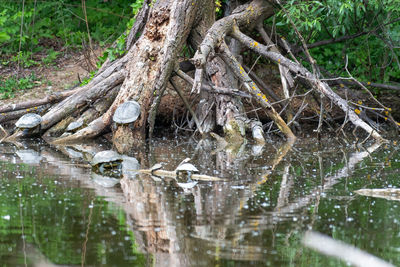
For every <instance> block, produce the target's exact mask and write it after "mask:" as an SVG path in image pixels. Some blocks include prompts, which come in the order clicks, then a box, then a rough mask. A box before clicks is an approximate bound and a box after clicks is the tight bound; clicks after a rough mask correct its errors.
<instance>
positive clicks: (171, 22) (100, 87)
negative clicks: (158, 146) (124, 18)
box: [4, 0, 384, 152]
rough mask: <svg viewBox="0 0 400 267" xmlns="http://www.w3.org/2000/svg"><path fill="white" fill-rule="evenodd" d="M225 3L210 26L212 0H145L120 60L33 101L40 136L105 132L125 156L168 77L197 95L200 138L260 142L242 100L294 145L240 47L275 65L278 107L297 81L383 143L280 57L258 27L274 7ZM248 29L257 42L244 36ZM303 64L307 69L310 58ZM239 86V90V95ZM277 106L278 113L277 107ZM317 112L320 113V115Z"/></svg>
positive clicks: (147, 130)
mask: <svg viewBox="0 0 400 267" xmlns="http://www.w3.org/2000/svg"><path fill="white" fill-rule="evenodd" d="M226 2H227V6H226V8H225V11H226V12H225V13H226V14H225V16H224V17H222V18H220V19H218V20H216V18H215V3H214V1H213V0H199V1H192V0H191V1H189V0H164V1H161V0H158V1H149V0H145V1H144V3H143V7H142V9H141V10H140V11H139V13H138V15H137V16H136V21H135V23H134V25H133V27H132V29H131V32H130V34H129V36H128V38H127V40H126V46H127V52H126V54H125V55H124V56H122V57H121V58H119V59H116V60H115V61H113V62H111V61H109V60H107V61H106V62H105V63H104V64H103V66H102V67H101V68H100V69H99V71H98V73H97V75H96V76H95V77H94V78H93V79H92V80H91V81H90V82H89V83H88V84H87V85H85V86H83V87H79V88H77V89H74V90H73V91H71V92H70V93H64V94H62V95H60V96H49V97H48V99H44V100H42V101H39V102H37V103H42V102H43V103H46V104H47V103H53V104H52V106H51V108H49V109H48V110H47V112H46V113H45V114H44V115H43V116H42V118H43V121H42V123H41V128H40V131H41V134H42V135H44V136H47V137H50V136H51V137H52V138H55V139H54V140H52V142H54V143H58V144H63V143H70V142H77V141H81V140H83V139H87V138H94V137H97V136H100V135H102V134H104V133H106V132H108V131H109V130H110V129H112V131H113V143H114V144H115V147H116V148H117V150H118V151H120V152H125V151H128V150H129V149H131V148H132V147H133V146H135V145H137V144H139V143H141V142H142V141H143V140H145V139H146V138H148V137H150V138H151V136H152V134H153V131H154V124H155V119H156V114H157V110H158V108H159V105H160V102H161V98H162V97H163V95H164V93H165V90H166V88H167V86H168V84H169V83H170V82H171V83H172V84H173V87H175V88H176V87H177V85H176V84H174V82H173V80H172V79H178V78H177V77H181V78H182V79H183V80H185V81H186V82H188V83H191V85H192V93H193V94H198V95H199V98H198V99H199V100H198V102H197V103H196V106H195V108H194V109H193V110H191V115H192V117H193V118H194V121H195V124H196V126H197V129H198V130H199V132H200V133H201V134H207V133H210V132H212V131H214V130H215V129H216V127H217V126H219V127H222V129H223V131H224V133H225V138H226V139H229V140H233V141H240V140H243V139H244V138H245V131H246V130H250V132H251V133H252V136H253V138H254V139H255V140H256V141H258V142H261V143H263V142H265V139H264V133H263V132H264V130H263V128H262V123H261V122H260V121H259V120H258V119H249V118H248V117H247V115H246V114H247V113H246V111H245V107H244V104H243V102H242V99H243V97H245V98H251V99H252V100H253V101H255V102H256V104H257V105H258V106H259V107H261V108H262V109H263V110H264V111H265V113H266V114H267V116H268V117H269V119H270V120H272V121H273V122H274V124H275V125H276V126H277V127H278V129H279V130H280V131H281V132H282V133H283V135H284V136H285V137H286V138H287V139H289V140H294V139H295V135H294V134H293V132H292V130H291V129H290V128H289V126H288V122H285V120H284V119H283V118H282V117H281V115H280V113H279V112H278V111H277V110H276V109H275V107H276V106H275V107H274V106H273V105H272V103H271V101H270V97H272V98H273V99H275V100H276V98H278V96H276V95H272V96H270V95H268V92H267V91H265V90H264V89H263V88H262V86H263V81H261V82H260V79H259V78H258V77H257V76H256V75H255V74H254V73H253V74H252V73H250V70H249V71H248V72H247V71H245V67H244V65H243V63H242V62H241V52H242V51H243V50H244V48H245V49H250V50H252V51H253V53H255V54H257V55H260V56H262V57H265V58H267V59H268V60H270V61H272V62H275V63H276V64H278V65H279V70H280V73H281V75H282V79H281V80H282V85H283V89H284V92H283V93H282V95H283V97H284V99H286V102H288V103H286V106H288V105H289V107H290V103H289V102H290V98H291V96H290V93H291V92H289V90H290V87H293V83H294V82H295V81H298V80H299V79H301V81H302V83H303V84H304V83H306V84H307V85H308V86H310V87H311V88H312V89H313V90H314V92H316V93H318V94H320V95H321V96H324V97H326V98H327V99H329V101H331V102H332V103H334V104H335V105H337V106H338V107H339V108H340V109H341V110H342V111H343V112H344V113H345V114H346V118H347V119H348V120H349V121H351V122H352V123H353V124H354V125H355V126H356V127H359V128H361V129H363V130H364V131H365V132H366V133H367V134H368V136H372V137H373V138H375V139H376V140H379V141H383V140H384V139H383V138H382V136H381V135H380V134H379V133H378V132H377V131H376V130H375V129H374V128H372V127H371V126H370V125H369V124H368V123H367V122H366V121H365V120H363V119H362V118H361V117H359V115H358V114H357V112H355V110H354V107H352V106H351V105H349V102H348V101H346V100H345V99H343V98H341V97H340V96H339V95H338V94H336V93H335V92H334V91H333V90H332V89H331V88H330V86H329V85H328V84H327V83H326V82H324V81H322V80H321V79H320V77H319V74H318V72H316V71H315V70H314V69H313V71H309V70H308V69H307V68H306V67H304V66H303V65H302V64H301V63H299V62H298V61H297V60H295V61H293V60H290V59H289V58H287V57H286V56H284V55H283V54H281V53H280V50H279V48H278V46H277V44H274V43H273V42H272V40H271V38H270V37H269V36H268V35H267V34H266V32H265V31H264V29H263V24H262V23H263V21H264V20H265V19H266V18H268V17H271V16H273V15H274V14H276V12H277V10H279V5H277V3H271V2H270V1H266V0H253V1H249V2H247V3H245V4H242V5H238V6H235V5H234V4H233V2H234V1H226ZM256 29H257V30H258V31H259V32H260V33H261V36H262V37H263V39H264V41H265V44H261V43H259V42H258V41H256V40H254V39H253V38H251V37H250V34H251V33H252V32H254V31H255V30H256ZM185 46H190V47H191V48H193V50H194V51H196V53H195V54H194V56H193V58H192V59H191V62H192V63H193V65H194V67H195V74H194V77H190V76H189V75H188V74H186V73H185V72H183V71H182V70H181V69H180V65H179V64H178V62H179V56H180V53H181V52H182V50H183V48H184V47H185ZM305 49H306V48H305ZM308 56H309V55H308ZM309 59H310V62H311V63H313V60H312V58H311V57H310V56H309ZM311 65H312V66H314V65H313V64H311ZM313 68H314V67H313ZM246 69H247V68H246ZM174 76H175V77H174ZM173 77H174V78H173ZM241 88H242V90H243V89H244V90H245V92H241V91H240V89H241ZM176 90H177V92H178V95H179V96H180V97H181V98H182V99H183V100H184V102H185V105H186V107H187V108H188V109H189V110H190V109H191V107H190V105H191V104H190V103H189V102H188V101H185V98H186V97H187V95H188V94H189V93H188V92H186V94H182V93H181V90H180V88H176ZM272 94H274V93H272ZM114 98H115V99H114ZM102 99H108V101H103V100H102ZM110 99H111V101H110ZM53 100H54V101H53ZM128 100H134V101H136V102H137V103H138V104H139V105H140V116H139V118H138V120H136V121H135V122H134V123H133V125H131V126H129V127H126V126H123V125H119V124H113V120H112V117H113V114H114V112H115V110H116V109H117V107H118V106H120V105H121V104H122V103H124V102H126V101H128ZM59 101H61V102H59ZM279 101H280V100H279ZM57 102H59V103H57ZM28 104H29V105H28ZM284 104H285V103H282V104H280V105H279V107H285V105H284ZM20 106H21V107H22V108H24V107H27V106H32V103H23V104H21V105H20ZM97 106H99V107H101V108H96V107H97ZM321 106H322V105H321ZM4 110H6V111H12V110H13V107H12V106H10V107H4ZM292 112H293V111H292V110H291V108H288V109H287V112H286V116H287V119H288V120H290V119H292V118H293V115H294V114H291V113H292ZM322 113H323V112H322V110H321V117H322ZM84 114H85V115H84ZM295 118H296V116H295ZM73 120H81V121H82V122H83V126H84V127H82V128H81V129H79V130H78V131H77V132H75V133H73V134H70V135H68V136H65V135H62V136H61V134H62V132H63V130H64V129H66V127H67V126H68V123H69V122H71V121H73ZM111 126H112V127H111ZM12 137H13V136H11V137H10V138H12ZM14 138H15V136H14Z"/></svg>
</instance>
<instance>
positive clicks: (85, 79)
mask: <svg viewBox="0 0 400 267" xmlns="http://www.w3.org/2000/svg"><path fill="white" fill-rule="evenodd" d="M95 74H96V71H91V72H90V75H89V77H87V78H84V79H83V80H82V82H81V84H80V86H84V85H86V84H88V83H89V82H90V81H91V80H92V79H93V77H94V75H95Z"/></svg>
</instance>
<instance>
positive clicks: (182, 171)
mask: <svg viewBox="0 0 400 267" xmlns="http://www.w3.org/2000/svg"><path fill="white" fill-rule="evenodd" d="M189 161H190V158H186V159H184V160H183V161H182V162H181V163H180V164H179V165H178V167H176V169H175V172H176V176H177V177H179V176H181V175H184V176H188V178H189V180H190V177H191V176H192V174H193V173H198V172H199V170H198V169H197V168H196V167H195V166H194V165H193V164H191V163H189Z"/></svg>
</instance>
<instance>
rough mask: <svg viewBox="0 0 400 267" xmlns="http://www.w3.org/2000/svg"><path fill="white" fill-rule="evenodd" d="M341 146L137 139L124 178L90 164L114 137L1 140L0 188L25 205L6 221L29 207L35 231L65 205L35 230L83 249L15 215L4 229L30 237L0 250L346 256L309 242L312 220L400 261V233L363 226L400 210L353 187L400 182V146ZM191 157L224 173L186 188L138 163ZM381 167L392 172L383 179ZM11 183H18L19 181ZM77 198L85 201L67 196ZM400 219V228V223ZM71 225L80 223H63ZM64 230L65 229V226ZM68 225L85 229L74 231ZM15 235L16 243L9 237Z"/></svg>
mask: <svg viewBox="0 0 400 267" xmlns="http://www.w3.org/2000/svg"><path fill="white" fill-rule="evenodd" d="M336 146H337V144H334V143H333V142H330V143H327V144H326V145H325V146H322V147H320V145H318V144H317V143H316V142H313V140H311V141H310V142H309V143H298V144H295V145H293V144H291V143H283V144H278V145H273V144H266V145H265V146H264V147H254V146H251V145H250V144H245V145H243V146H240V147H225V148H221V147H218V146H216V145H215V144H214V143H213V142H211V141H210V140H203V141H202V142H199V143H198V144H197V145H196V146H192V143H190V142H182V141H181V140H169V141H162V140H158V141H157V142H155V143H153V144H152V146H151V147H150V149H149V152H148V153H147V152H145V151H143V150H140V151H139V150H138V151H133V152H132V153H131V155H130V157H128V156H124V161H123V165H122V174H123V175H122V178H121V179H116V178H115V177H105V176H98V175H97V174H94V173H91V168H90V166H89V165H88V164H87V163H88V162H89V161H90V160H91V158H92V157H93V155H94V154H96V153H97V152H99V151H102V150H106V149H109V147H107V146H106V145H102V146H99V145H95V144H93V145H90V144H85V145H79V146H73V147H57V148H52V147H49V146H47V145H45V144H25V145H24V147H20V148H16V147H14V146H10V145H0V160H1V161H3V163H0V164H2V165H3V166H6V167H4V168H3V169H4V170H5V171H3V172H4V173H6V174H5V177H7V179H5V180H3V184H1V188H0V193H1V194H6V192H9V194H11V192H13V194H14V193H15V192H17V197H15V196H14V197H11V196H10V195H7V196H8V197H10V199H14V201H13V202H7V203H6V206H7V207H13V205H15V211H14V212H15V214H13V215H10V214H6V213H4V214H3V213H2V214H1V216H2V217H1V218H2V219H0V224H1V222H2V221H4V222H7V218H8V217H7V216H10V218H13V217H14V216H17V217H18V216H19V218H20V219H21V218H22V216H21V214H22V215H23V216H24V219H21V220H22V221H23V222H24V223H25V226H27V227H26V229H29V231H32V228H31V227H32V226H31V223H30V222H32V221H34V220H35V219H33V218H37V217H38V216H40V217H43V216H49V214H51V213H54V209H56V210H57V212H56V214H57V216H50V217H51V218H52V219H51V220H50V221H49V222H48V223H49V225H51V226H52V227H53V228H54V229H52V231H50V230H49V229H48V227H50V226H48V227H47V228H46V227H43V228H40V229H37V228H36V229H35V231H36V232H37V234H36V235H40V236H44V237H46V238H47V239H44V240H50V241H51V240H52V237H51V235H49V232H51V233H52V234H54V236H55V237H57V240H58V242H59V243H60V244H63V243H66V244H68V245H69V246H71V248H72V247H74V249H72V250H71V249H70V250H68V249H65V247H64V248H63V249H62V250H60V249H57V248H54V249H53V250H51V253H55V255H60V256H59V257H55V256H52V255H50V254H49V252H48V251H47V250H44V249H43V247H42V246H43V240H39V241H37V240H35V238H33V235H32V234H31V233H29V235H31V236H32V238H31V239H30V240H27V239H23V238H20V237H21V235H24V236H25V235H26V233H25V232H24V233H23V234H22V233H21V230H20V228H21V224H18V223H17V222H14V224H12V225H14V226H13V227H15V228H16V229H17V231H16V232H15V233H14V234H13V233H12V232H11V231H9V228H5V229H8V230H6V231H5V232H4V234H3V236H2V238H11V237H13V238H16V236H17V237H18V238H16V240H20V241H19V242H22V241H24V240H26V241H27V242H25V241H24V242H25V243H24V246H22V247H24V248H22V247H21V245H18V246H17V247H16V248H15V249H14V250H13V253H8V254H7V251H6V250H1V249H0V255H1V256H0V257H3V258H4V259H6V261H4V262H8V263H10V264H12V263H13V260H11V259H13V258H17V259H19V262H20V263H19V264H22V265H23V263H24V262H23V261H21V255H22V254H23V253H21V251H25V252H24V253H25V254H26V255H28V254H29V253H26V251H28V250H37V251H39V252H40V253H37V254H38V255H40V254H42V255H43V256H40V257H39V258H38V259H31V261H32V262H39V261H40V262H41V261H50V262H53V263H57V264H64V265H71V264H81V263H84V264H88V265H90V264H91V265H96V266H97V265H107V266H109V265H118V264H128V263H129V264H132V263H135V264H136V265H155V266H192V265H193V266H210V265H217V264H219V265H230V264H235V266H236V265H244V266H248V265H251V264H253V265H271V266H276V265H289V264H295V265H301V264H303V265H304V264H306V265H309V266H312V265H314V264H316V263H318V264H319V265H320V264H323V263H326V264H335V265H336V264H339V263H338V262H336V261H335V260H330V259H327V258H324V257H323V256H320V255H317V254H316V253H314V254H313V252H310V251H307V250H304V248H303V247H302V245H301V243H300V238H301V235H302V233H303V231H305V230H308V229H315V230H318V231H319V232H323V233H325V234H328V235H332V234H335V235H336V237H344V238H343V239H347V240H344V241H347V243H353V244H354V243H355V242H354V240H357V238H359V240H361V241H362V242H365V243H362V244H364V245H365V246H367V247H366V248H365V247H363V249H366V250H367V251H369V252H370V253H372V254H375V255H378V256H380V257H383V258H385V259H386V260H388V261H394V262H395V263H400V259H397V258H396V257H393V256H391V255H392V254H390V253H389V251H393V248H394V247H396V242H399V244H400V238H399V237H392V238H389V240H391V241H390V242H391V243H390V244H388V243H387V241H386V242H385V243H374V244H375V245H374V247H372V246H369V245H370V244H371V240H375V239H374V238H372V237H371V233H370V232H369V231H372V232H373V231H375V230H374V229H375V228H371V225H370V226H368V225H363V226H364V228H363V229H364V230H365V231H367V233H368V234H367V235H368V236H369V237H370V239H369V240H368V239H366V238H360V237H359V236H357V233H358V231H359V225H360V224H363V222H364V220H367V221H368V220H369V219H371V218H373V219H374V223H378V224H379V221H381V223H380V225H382V223H385V224H386V223H393V221H394V220H395V217H393V216H386V218H385V221H382V217H380V216H382V214H374V213H371V212H372V210H373V209H374V208H372V209H371V208H368V206H365V204H364V203H365V202H366V201H367V203H369V204H370V205H371V204H372V203H376V202H373V200H368V199H366V198H361V197H354V196H353V193H352V191H353V190H355V189H359V188H361V187H366V186H369V185H374V186H375V187H377V186H379V184H382V183H390V184H391V186H398V183H399V182H398V181H397V180H395V179H394V178H393V177H394V176H396V175H398V173H397V168H396V164H395V162H397V161H398V162H400V160H398V159H399V158H400V155H399V153H397V148H396V147H387V148H385V149H380V145H379V144H370V145H369V146H366V147H364V148H362V147H361V148H360V150H359V151H354V149H352V148H347V147H340V148H341V149H342V151H341V152H340V153H338V151H340V150H338V148H337V147H336ZM27 151H28V152H27ZM28 155H29V156H28ZM32 155H33V156H32ZM186 157H190V158H192V162H193V163H194V164H195V165H196V166H197V167H198V169H199V170H200V172H201V173H202V174H207V175H212V176H218V177H221V178H224V180H223V181H213V182H204V181H199V182H198V183H197V184H196V185H195V186H193V187H191V188H182V187H181V186H179V184H178V183H177V181H176V180H175V179H172V178H167V177H165V178H163V177H152V176H150V175H147V174H142V173H139V172H136V171H135V170H138V169H144V168H150V167H151V166H152V165H154V164H155V163H157V162H164V163H165V168H166V169H174V168H175V167H176V166H177V164H179V162H181V161H182V160H183V159H184V158H186ZM382 161H383V162H388V161H389V162H392V165H391V168H389V169H388V168H386V169H385V167H387V166H388V165H387V164H386V165H382V164H380V162H382ZM5 162H12V164H10V163H5ZM21 163H23V165H20V164H21ZM39 164H40V168H38V166H39ZM377 173H379V176H380V177H381V178H382V177H384V179H383V180H382V179H381V180H377V179H374V178H373V177H377ZM368 175H370V176H369V178H367V179H365V177H368ZM374 175H375V176H374ZM15 177H17V178H18V177H19V178H21V177H23V179H15ZM371 177H372V178H371ZM55 181H58V183H60V184H62V186H60V187H58V186H53V187H49V185H48V184H49V183H50V184H51V182H53V183H54V182H55ZM396 183H397V184H396ZM7 184H9V185H11V187H13V188H14V189H13V190H14V191H12V190H11V191H10V190H9V188H8V187H9V186H7ZM21 184H22V186H28V184H29V190H28V187H27V189H26V190H25V191H23V193H21V195H19V193H18V190H19V189H18V188H21V187H20V186H21ZM34 184H35V185H34ZM22 188H23V187H22ZM43 188H46V189H43ZM15 190H17V191H15ZM32 195H35V197H33V198H32V197H31V196H32ZM36 195H37V196H36ZM0 197H1V195H0ZM43 199H44V201H45V202H43V203H44V205H50V206H49V209H47V210H43V209H37V208H32V209H31V211H30V212H26V211H25V208H24V209H23V212H22V213H21V212H20V210H19V206H18V203H19V202H20V201H21V202H24V203H28V204H29V205H31V206H35V207H36V206H37V205H40V204H39V203H41V201H42V200H43ZM66 199H67V200H68V201H67V200H66ZM71 200H76V201H71ZM59 201H61V204H62V205H61V204H58V202H59ZM53 202H54V203H53ZM67 202H68V203H74V204H73V205H67V204H66V203H67ZM52 203H53V204H52ZM60 205H61V206H60ZM373 205H377V204H373ZM380 205H381V206H380V207H381V208H383V209H384V210H386V211H388V212H389V211H390V212H392V213H394V214H399V215H400V208H399V207H398V206H397V205H396V206H395V205H394V204H391V203H390V202H389V203H388V202H380ZM110 206H112V207H113V208H112V209H110ZM24 207H26V205H25V206H24ZM66 208H68V209H67V210H68V212H66V210H65V209H66ZM110 210H112V211H110ZM18 214H20V215H18ZM4 216H6V217H4ZM366 218H369V219H366ZM35 223H36V224H37V223H38V221H35ZM39 224H41V225H46V223H43V222H40V223H39ZM392 225H395V228H396V229H397V227H398V225H399V224H398V223H397V224H392ZM54 226H55V227H54ZM375 226H376V225H374V227H375ZM64 228H66V229H71V230H70V231H66V232H65V231H64V232H63V230H60V229H64ZM381 228H382V227H381ZM333 229H334V230H333ZM368 229H371V230H368ZM396 229H391V230H396ZM399 230H400V229H399ZM57 231H58V232H61V233H63V235H57V234H55V233H57ZM69 234H72V235H76V236H77V238H70V237H68V235H69ZM387 235H389V233H387V234H386V235H385V236H386V237H387ZM349 239H350V240H349ZM387 240H388V239H387ZM349 241H350V242H349ZM351 241H353V242H351ZM368 242H369V243H368ZM376 242H378V241H376ZM50 243H51V242H50ZM6 244H9V246H11V243H10V242H8V243H6ZM57 244H58V243H57ZM366 244H369V245H366ZM364 245H363V246H364ZM368 246H369V247H368ZM28 247H29V249H28ZM0 248H1V247H0ZM303 250H304V251H303ZM66 252H68V253H71V254H70V256H68V257H71V259H72V260H70V261H68V262H62V260H61V259H62V257H64V258H68V257H66V255H65V253H66ZM111 254H113V255H111ZM96 255H97V256H96ZM302 255H305V256H302ZM306 256H307V257H306ZM3 258H1V259H3ZM22 258H24V259H26V258H29V257H26V256H24V257H22ZM111 258H112V260H111ZM55 259H57V260H55ZM2 262H3V261H2ZM105 262H106V263H105Z"/></svg>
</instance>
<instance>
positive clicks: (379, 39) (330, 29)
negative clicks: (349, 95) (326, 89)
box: [276, 0, 400, 83]
mask: <svg viewBox="0 0 400 267" xmlns="http://www.w3.org/2000/svg"><path fill="white" fill-rule="evenodd" d="M284 7H285V10H283V9H282V10H281V11H280V12H279V14H278V16H277V17H276V25H277V28H278V31H279V32H280V33H283V34H284V35H286V36H288V39H290V40H291V42H293V40H298V38H297V36H296V33H295V31H294V29H293V27H292V25H291V23H290V20H289V17H290V18H291V19H292V21H293V23H294V24H295V25H296V27H297V29H298V30H299V31H300V33H301V34H302V36H303V37H304V38H305V39H306V42H307V43H308V44H312V43H315V42H318V41H322V40H330V39H333V38H339V37H343V36H347V35H353V34H357V33H362V32H364V33H365V34H363V35H362V36H360V37H357V38H353V39H349V40H347V41H343V42H340V43H334V44H329V45H324V46H320V47H317V48H314V49H311V50H310V52H311V54H312V56H313V57H314V58H315V59H316V60H317V62H318V64H320V65H322V66H323V67H324V68H325V69H326V70H328V71H329V72H331V73H334V74H336V75H340V76H346V75H347V73H346V71H345V68H344V66H345V65H346V57H347V58H348V62H347V63H348V70H349V71H350V72H351V74H352V75H353V76H355V77H356V78H358V79H361V80H363V81H378V82H385V83H386V82H390V81H392V82H400V79H399V77H400V68H399V67H398V66H399V65H398V64H400V63H399V62H398V58H399V57H400V51H399V50H398V49H395V48H394V47H393V46H396V44H398V43H400V22H399V21H396V19H397V18H398V17H399V16H400V1H398V0H396V1H388V0H371V1H351V0H325V1H318V0H312V1H295V0H289V1H286V4H285V6H284ZM288 15H289V16H288ZM297 45H298V46H300V43H299V41H297Z"/></svg>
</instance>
